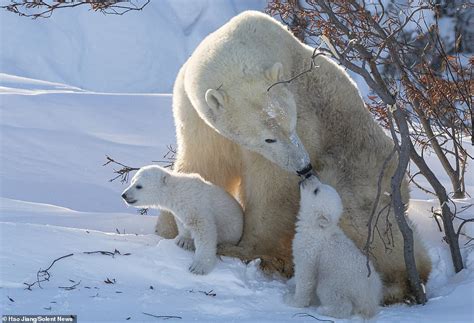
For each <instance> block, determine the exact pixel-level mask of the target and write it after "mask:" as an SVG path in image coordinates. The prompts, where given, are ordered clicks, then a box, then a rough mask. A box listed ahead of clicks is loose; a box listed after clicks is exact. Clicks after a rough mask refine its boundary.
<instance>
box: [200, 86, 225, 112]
mask: <svg viewBox="0 0 474 323" xmlns="http://www.w3.org/2000/svg"><path fill="white" fill-rule="evenodd" d="M204 98H205V99H206V103H207V105H208V106H209V107H210V108H211V109H212V110H218V109H219V108H220V107H221V106H223V105H224V94H223V93H222V92H221V91H219V90H214V89H208V90H207V91H206V94H205V96H204Z"/></svg>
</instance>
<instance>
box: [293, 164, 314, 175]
mask: <svg viewBox="0 0 474 323" xmlns="http://www.w3.org/2000/svg"><path fill="white" fill-rule="evenodd" d="M312 170H313V166H312V165H311V164H308V165H306V166H305V167H304V168H303V169H300V170H298V171H297V172H296V173H297V174H298V175H299V176H301V177H304V178H306V175H307V174H308V173H309V172H311V171H312Z"/></svg>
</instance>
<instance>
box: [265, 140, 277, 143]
mask: <svg viewBox="0 0 474 323" xmlns="http://www.w3.org/2000/svg"><path fill="white" fill-rule="evenodd" d="M265 142H267V143H269V144H272V143H274V142H276V139H265Z"/></svg>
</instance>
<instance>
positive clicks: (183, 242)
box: [174, 236, 194, 251]
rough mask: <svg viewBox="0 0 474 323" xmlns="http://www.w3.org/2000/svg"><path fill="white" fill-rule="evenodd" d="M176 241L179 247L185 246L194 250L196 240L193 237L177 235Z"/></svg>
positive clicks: (185, 248)
mask: <svg viewBox="0 0 474 323" xmlns="http://www.w3.org/2000/svg"><path fill="white" fill-rule="evenodd" d="M174 243H176V245H177V246H178V247H180V248H183V249H184V250H191V251H193V250H194V240H193V239H192V238H185V237H181V236H177V237H176V238H175V239H174Z"/></svg>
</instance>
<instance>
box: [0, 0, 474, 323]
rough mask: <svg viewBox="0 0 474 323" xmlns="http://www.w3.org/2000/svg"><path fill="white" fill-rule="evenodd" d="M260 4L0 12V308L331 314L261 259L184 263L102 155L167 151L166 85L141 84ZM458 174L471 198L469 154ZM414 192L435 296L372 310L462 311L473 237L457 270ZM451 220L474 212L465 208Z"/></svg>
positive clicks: (418, 317)
mask: <svg viewBox="0 0 474 323" xmlns="http://www.w3.org/2000/svg"><path fill="white" fill-rule="evenodd" d="M262 3H264V1H250V0H248V1H241V0H230V1H226V2H224V1H220V0H208V1H201V2H197V1H196V2H195V1H187V0H181V1H159V2H158V1H156V2H155V1H152V3H151V9H152V10H149V11H144V12H142V13H138V14H136V13H130V14H127V15H125V16H123V17H112V16H107V17H105V18H104V17H103V16H102V15H100V14H93V13H90V12H82V11H79V12H77V11H75V12H73V11H71V12H69V13H66V12H65V13H64V14H58V15H57V16H55V17H54V19H51V20H48V21H42V20H38V21H30V20H28V19H20V18H18V17H15V16H13V15H11V14H8V13H4V12H0V26H1V28H0V29H1V31H0V32H1V35H0V40H1V50H0V314H76V315H78V319H79V321H113V322H116V321H126V320H130V321H156V320H159V318H157V317H153V316H150V315H147V314H152V315H158V316H160V315H164V316H178V317H181V318H182V319H181V321H185V322H187V321H204V322H208V321H225V322H227V321H248V322H250V321H252V322H270V321H295V322H303V321H309V322H314V321H315V319H314V318H312V317H310V316H305V315H299V313H306V314H309V315H314V316H315V317H318V318H319V319H328V318H323V317H321V316H320V315H317V314H316V311H315V309H314V308H307V309H295V308H291V307H288V306H286V305H285V304H284V303H283V302H282V296H283V294H284V293H286V291H287V290H288V288H289V287H288V285H291V281H290V282H289V284H287V282H285V281H284V280H282V279H280V278H278V277H267V276H265V275H263V274H262V273H261V272H260V271H259V270H258V262H253V263H250V264H248V265H245V264H243V263H241V262H240V261H238V260H236V259H231V258H223V259H222V260H221V261H219V262H218V265H217V267H216V268H215V270H214V271H213V272H212V273H211V274H209V275H208V276H195V275H192V274H191V273H189V272H188V270H187V267H188V264H189V263H190V262H191V257H192V254H191V253H190V252H187V251H184V250H181V249H180V248H178V247H177V246H175V245H174V243H173V242H172V241H168V240H162V239H160V238H159V237H158V236H156V235H155V234H154V233H153V231H154V223H155V221H156V214H157V212H156V211H151V212H149V214H148V215H138V214H137V212H136V210H135V209H131V208H127V207H126V206H125V204H124V203H123V202H122V201H121V198H120V193H121V191H122V190H123V189H124V184H122V183H120V181H118V180H116V181H113V182H109V179H111V178H112V177H114V174H113V166H111V165H108V166H102V165H103V164H104V163H105V162H106V158H105V156H106V155H109V156H111V157H112V158H115V159H116V160H118V161H121V162H123V163H126V164H127V165H130V166H134V167H139V166H143V165H146V164H150V163H152V162H153V161H157V160H162V159H164V158H163V156H164V155H165V154H166V153H167V152H168V148H167V146H168V145H174V143H175V134H174V124H173V120H172V113H171V95H170V94H148V93H144V92H153V93H169V90H170V88H171V85H172V82H173V80H174V76H175V74H176V71H177V70H178V68H179V66H180V64H181V63H182V62H183V61H184V60H185V59H186V57H187V56H188V55H189V54H190V53H191V51H192V49H193V48H194V47H195V45H196V44H197V43H198V42H199V41H200V40H201V39H202V37H204V36H205V35H206V34H207V33H208V32H210V31H212V30H214V29H216V28H217V27H218V26H220V25H221V24H223V23H224V22H225V21H226V20H228V19H229V18H230V17H231V16H233V15H235V14H236V13H237V12H239V11H241V10H243V9H245V8H258V7H259V6H260V8H261V7H263V5H262ZM98 26H101V27H102V28H97V27H98ZM149 30H153V32H149ZM35 31H41V32H35ZM46 35H47V36H46ZM137 35H138V36H137ZM144 35H145V36H146V37H144ZM26 40H27V41H26ZM160 42H161V46H158V45H157V43H160ZM6 44H8V46H6ZM118 44H121V45H120V46H119V45H118ZM104 48H107V49H109V50H110V52H109V53H107V52H104ZM150 57H153V62H154V63H152V62H151V58H150ZM124 75H126V76H127V78H124V77H123V76H124ZM33 78H37V79H33ZM44 80H47V81H44ZM63 83H64V84H63ZM84 88H87V89H89V90H84ZM91 89H92V90H94V91H95V92H91V91H90V90H91ZM101 91H107V92H118V93H102V92H101ZM131 92H143V93H131ZM468 149H470V151H471V152H474V149H472V147H468ZM429 158H430V163H432V164H433V165H435V168H436V171H437V172H438V174H440V175H441V176H440V177H441V178H442V179H443V181H445V182H446V183H448V179H447V177H446V176H444V175H442V174H443V172H442V170H441V168H440V167H439V165H438V164H436V163H435V161H434V160H435V159H434V158H433V157H429ZM466 178H467V187H468V191H469V192H470V193H471V194H473V193H474V176H473V168H472V166H471V165H469V171H468V175H467V176H466ZM412 193H413V194H412V197H413V200H412V201H411V206H410V209H409V215H410V217H411V218H412V219H413V220H414V221H415V222H416V223H417V225H418V230H419V231H420V233H421V234H422V236H423V238H424V240H425V241H426V244H427V245H428V247H429V250H430V255H431V257H432V259H433V265H434V270H433V274H432V276H431V278H430V281H429V283H428V286H427V291H428V295H429V298H430V299H429V302H428V303H427V304H426V305H425V306H411V307H410V306H406V305H401V304H400V305H395V306H391V307H385V308H381V311H380V313H379V314H378V315H377V317H376V318H375V319H374V321H377V322H379V321H380V322H422V321H431V322H472V321H473V320H474V253H473V252H472V249H473V247H471V246H469V245H464V243H465V242H466V240H465V239H464V238H463V239H462V243H461V246H462V251H463V255H464V257H465V263H466V266H467V269H465V270H463V271H462V272H461V273H459V274H456V275H455V274H454V273H453V269H452V265H451V261H450V256H449V250H448V248H447V245H446V243H444V242H443V241H442V234H441V233H440V232H439V230H438V227H437V225H436V222H435V221H434V220H433V218H432V217H431V212H430V210H431V207H433V206H434V207H436V203H435V201H433V200H429V199H430V197H428V196H426V195H425V194H424V193H423V192H421V191H419V190H416V189H413V192H412ZM471 202H473V200H472V199H466V200H464V201H461V202H459V205H458V206H461V204H464V205H468V204H469V203H471ZM462 216H463V217H466V218H467V217H473V216H474V207H473V208H472V209H469V210H468V211H466V212H464V213H462ZM465 228H466V230H467V232H468V233H469V234H470V235H471V236H474V234H473V231H474V230H473V228H472V226H471V227H469V226H466V227H465ZM469 230H470V231H469ZM115 250H117V251H118V252H116V253H115V255H114V256H110V255H104V254H100V253H93V254H85V253H84V252H93V251H108V252H114V251H115ZM71 253H73V255H72V256H69V257H67V258H64V259H62V260H59V261H58V262H57V263H55V264H54V265H53V267H52V268H51V269H50V270H49V272H50V273H51V277H50V280H49V281H45V282H43V283H41V287H40V286H38V285H34V286H32V287H31V290H27V289H25V287H26V285H25V284H24V283H33V282H34V281H36V279H37V272H38V270H39V269H46V268H47V267H48V266H49V265H50V264H51V262H52V261H53V260H54V259H56V258H59V257H61V256H65V255H69V254H71ZM106 281H107V282H108V283H106ZM74 285H76V286H75V287H73V288H63V287H71V286H74ZM145 313H147V314H145ZM354 319H357V318H354Z"/></svg>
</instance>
